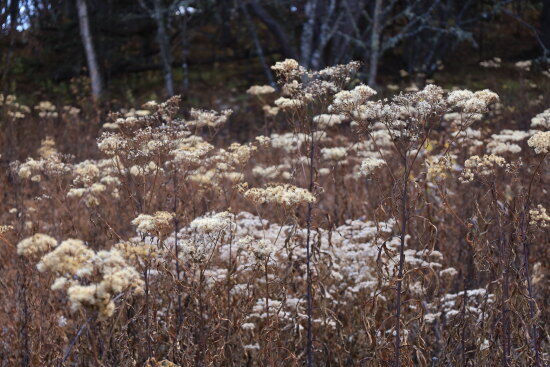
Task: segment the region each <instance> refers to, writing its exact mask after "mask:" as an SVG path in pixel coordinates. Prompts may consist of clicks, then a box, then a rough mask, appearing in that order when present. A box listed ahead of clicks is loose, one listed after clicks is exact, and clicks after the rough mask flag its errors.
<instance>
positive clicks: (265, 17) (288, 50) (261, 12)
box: [249, 0, 298, 59]
mask: <svg viewBox="0 0 550 367" xmlns="http://www.w3.org/2000/svg"><path fill="white" fill-rule="evenodd" d="M249 6H250V9H251V10H252V12H253V13H254V14H255V15H256V16H257V17H258V18H259V19H260V20H261V21H262V23H264V24H265V26H266V27H267V29H269V31H270V32H271V33H272V34H273V36H275V38H277V41H278V42H279V45H280V46H281V50H282V52H283V55H284V56H285V57H287V58H291V59H297V58H298V56H297V54H296V51H295V50H294V48H293V47H292V46H291V44H290V42H289V37H288V35H287V34H286V32H285V30H284V28H283V27H282V26H281V24H279V23H278V22H277V21H276V20H275V19H273V18H272V17H271V15H270V14H269V13H268V12H267V11H266V10H265V9H264V8H263V7H262V6H261V5H260V4H259V3H258V1H256V0H252V1H251V2H250V4H249Z"/></svg>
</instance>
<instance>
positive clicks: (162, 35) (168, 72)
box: [153, 0, 174, 96]
mask: <svg viewBox="0 0 550 367" xmlns="http://www.w3.org/2000/svg"><path fill="white" fill-rule="evenodd" d="M153 3H154V9H153V17H154V18H155V22H156V23H157V43H158V45H159V51H160V58H161V62H162V70H163V74H164V86H165V88H166V93H167V94H168V96H173V95H174V78H173V76H172V53H171V51H170V42H169V41H168V36H167V34H166V24H165V23H164V14H163V13H164V12H163V9H162V4H161V1H160V0H154V2H153Z"/></svg>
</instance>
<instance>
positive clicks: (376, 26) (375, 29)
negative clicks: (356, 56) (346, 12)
mask: <svg viewBox="0 0 550 367" xmlns="http://www.w3.org/2000/svg"><path fill="white" fill-rule="evenodd" d="M381 16H382V0H376V2H375V3H374V13H373V16H372V21H373V24H372V33H371V38H370V39H371V46H370V60H369V61H370V62H369V85H370V86H372V87H374V86H376V77H377V76H378V59H379V58H380V20H381V19H380V18H381Z"/></svg>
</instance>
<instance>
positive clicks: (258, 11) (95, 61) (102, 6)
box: [0, 0, 550, 107]
mask: <svg viewBox="0 0 550 367" xmlns="http://www.w3.org/2000/svg"><path fill="white" fill-rule="evenodd" d="M0 24H1V28H0V59H1V60H0V62H1V64H0V90H1V92H2V93H4V94H6V93H12V94H16V95H17V96H18V98H19V99H20V100H21V101H23V102H26V103H30V104H32V103H36V102H37V101H39V100H43V99H48V100H52V101H53V102H55V103H73V104H79V103H80V104H82V103H84V102H85V101H86V100H87V99H88V98H89V97H90V96H93V97H94V99H95V100H96V101H98V102H99V103H100V104H101V105H108V106H109V107H113V106H117V105H120V104H128V103H142V102H144V101H145V100H148V99H151V98H156V99H158V98H163V97H165V96H169V95H173V94H182V95H183V96H184V101H185V102H186V103H189V104H208V105H211V104H218V103H219V102H220V101H227V99H229V98H239V95H242V94H243V93H244V91H245V90H246V87H247V86H249V85H250V84H261V83H264V84H273V75H272V73H271V72H270V69H269V65H271V64H272V63H273V62H274V61H277V60H280V59H284V58H294V59H297V60H299V61H300V63H301V64H302V65H304V66H306V67H310V68H313V69H318V68H322V67H325V66H327V65H333V64H339V63H345V62H348V61H350V60H359V61H361V62H362V65H363V66H362V69H361V73H360V74H359V78H360V79H362V80H363V81H365V82H367V83H368V84H369V85H372V86H377V87H378V88H383V87H384V86H386V85H388V84H403V83H405V84H410V83H416V84H422V83H423V82H424V81H425V80H426V79H431V78H435V80H436V82H438V83H440V84H443V85H463V84H469V85H470V86H472V84H474V85H473V86H476V85H475V84H476V83H477V84H483V81H484V80H485V79H487V78H489V76H488V74H487V73H486V69H482V68H480V67H479V62H481V61H483V60H490V59H492V58H495V57H498V58H501V59H502V62H503V63H512V64H513V63H515V62H517V61H521V60H534V63H533V67H532V69H533V70H539V71H541V70H545V69H546V68H547V65H546V61H547V59H548V56H549V49H550V1H548V0H543V1H527V0H300V1H298V0H295V1H293V0H242V1H234V0H139V1H138V0H62V1H61V0H60V1H45V0H1V1H0ZM494 73H496V76H494V77H496V78H499V79H500V80H501V84H506V83H507V79H509V78H510V77H512V76H513V75H511V73H512V72H511V71H510V70H507V69H501V70H498V71H493V74H494ZM480 86H482V87H483V85H480ZM213 91H215V93H213ZM230 96H231V97H230Z"/></svg>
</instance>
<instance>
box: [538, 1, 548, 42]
mask: <svg viewBox="0 0 550 367" xmlns="http://www.w3.org/2000/svg"><path fill="white" fill-rule="evenodd" d="M540 38H541V40H542V42H543V43H544V46H545V47H546V48H547V49H550V0H544V5H543V6H542V12H541V14H540Z"/></svg>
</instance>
